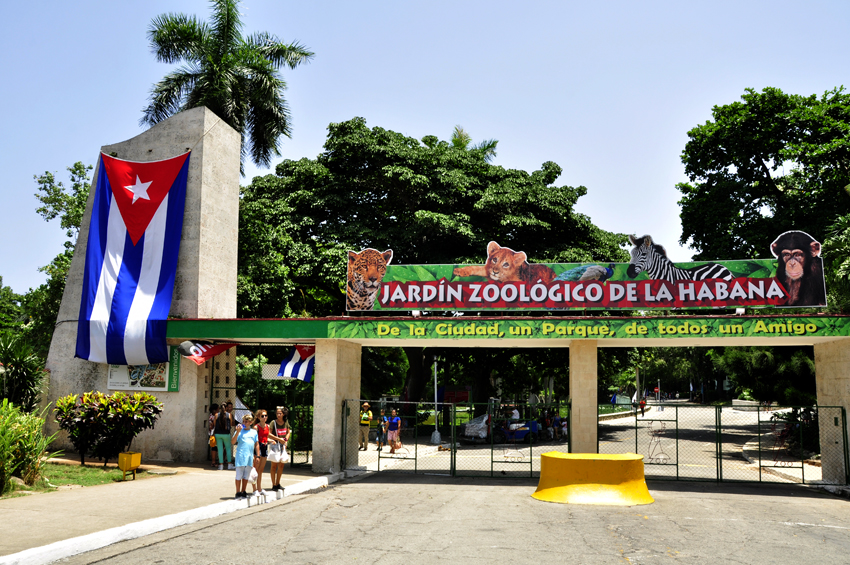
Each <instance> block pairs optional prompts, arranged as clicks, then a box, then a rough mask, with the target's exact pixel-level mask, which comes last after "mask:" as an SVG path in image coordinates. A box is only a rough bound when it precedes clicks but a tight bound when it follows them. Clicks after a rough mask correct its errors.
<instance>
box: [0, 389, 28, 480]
mask: <svg viewBox="0 0 850 565" xmlns="http://www.w3.org/2000/svg"><path fill="white" fill-rule="evenodd" d="M19 414H20V410H19V409H18V408H17V407H16V406H14V405H12V404H10V403H9V400H8V399H3V402H2V404H0V495H2V494H4V493H5V492H6V491H8V490H9V487H10V486H11V481H12V474H13V473H14V472H15V471H16V470H17V469H18V467H20V466H21V462H20V461H17V460H15V458H14V453H15V446H16V445H17V444H18V441H19V440H20V437H21V434H22V433H23V431H22V430H21V428H20V426H18V425H17V420H18V415H19Z"/></svg>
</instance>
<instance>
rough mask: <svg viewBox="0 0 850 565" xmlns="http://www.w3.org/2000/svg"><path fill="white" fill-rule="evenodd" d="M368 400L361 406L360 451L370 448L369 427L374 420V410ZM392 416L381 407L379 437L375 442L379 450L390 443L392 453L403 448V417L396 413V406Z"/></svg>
mask: <svg viewBox="0 0 850 565" xmlns="http://www.w3.org/2000/svg"><path fill="white" fill-rule="evenodd" d="M370 408H371V406H370V405H369V403H368V402H364V403H363V405H362V406H361V407H360V441H359V447H358V449H357V450H358V451H366V450H367V449H369V429H370V426H371V422H372V411H371V410H370ZM390 414H391V415H390V416H387V415H386V410H385V409H383V408H381V415H380V416H379V419H378V437H377V438H376V441H375V443H376V444H377V448H378V451H381V450H382V449H383V448H384V445H386V444H389V447H390V454H393V453H395V452H396V450H398V449H401V447H402V445H401V438H400V437H399V434H400V433H401V418H400V417H399V415H398V414H397V413H396V410H395V408H393V409H392V410H391V411H390Z"/></svg>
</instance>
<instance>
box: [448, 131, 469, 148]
mask: <svg viewBox="0 0 850 565" xmlns="http://www.w3.org/2000/svg"><path fill="white" fill-rule="evenodd" d="M451 141H452V147H456V148H458V149H466V148H467V147H469V144H470V143H472V136H471V135H469V134H468V133H466V131H465V130H464V129H463V127H462V126H455V129H454V131H453V132H452V139H451Z"/></svg>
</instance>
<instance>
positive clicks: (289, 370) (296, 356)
mask: <svg viewBox="0 0 850 565" xmlns="http://www.w3.org/2000/svg"><path fill="white" fill-rule="evenodd" d="M294 351H295V354H294V355H293V356H292V359H290V360H289V363H287V364H286V366H285V367H284V368H283V376H284V377H294V376H295V375H293V374H292V371H293V370H294V369H295V365H297V364H298V363H299V362H300V361H301V356H300V355H299V354H298V350H297V349H296V350H294Z"/></svg>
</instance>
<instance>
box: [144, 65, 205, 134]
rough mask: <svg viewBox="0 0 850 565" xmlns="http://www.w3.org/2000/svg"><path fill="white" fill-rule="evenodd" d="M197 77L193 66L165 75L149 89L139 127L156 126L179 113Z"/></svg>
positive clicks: (196, 70)
mask: <svg viewBox="0 0 850 565" xmlns="http://www.w3.org/2000/svg"><path fill="white" fill-rule="evenodd" d="M199 77H200V74H199V72H198V68H197V67H195V66H184V67H181V68H180V69H178V70H176V71H174V72H171V73H168V74H167V75H165V77H163V79H162V80H161V81H159V82H158V83H156V84H155V85H154V86H153V88H152V89H151V95H150V104H148V106H147V108H145V109H144V110H142V119H141V120H139V125H145V124H147V125H151V126H152V125H156V124H158V123H159V122H161V121H162V120H165V119H166V118H168V117H170V116H172V115H174V114H176V113H177V112H180V111H181V110H182V109H183V107H184V104H183V102H184V98H185V97H186V96H187V94H189V93H190V92H192V91H193V89H194V87H195V83H196V81H197V80H198V78H199Z"/></svg>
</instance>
